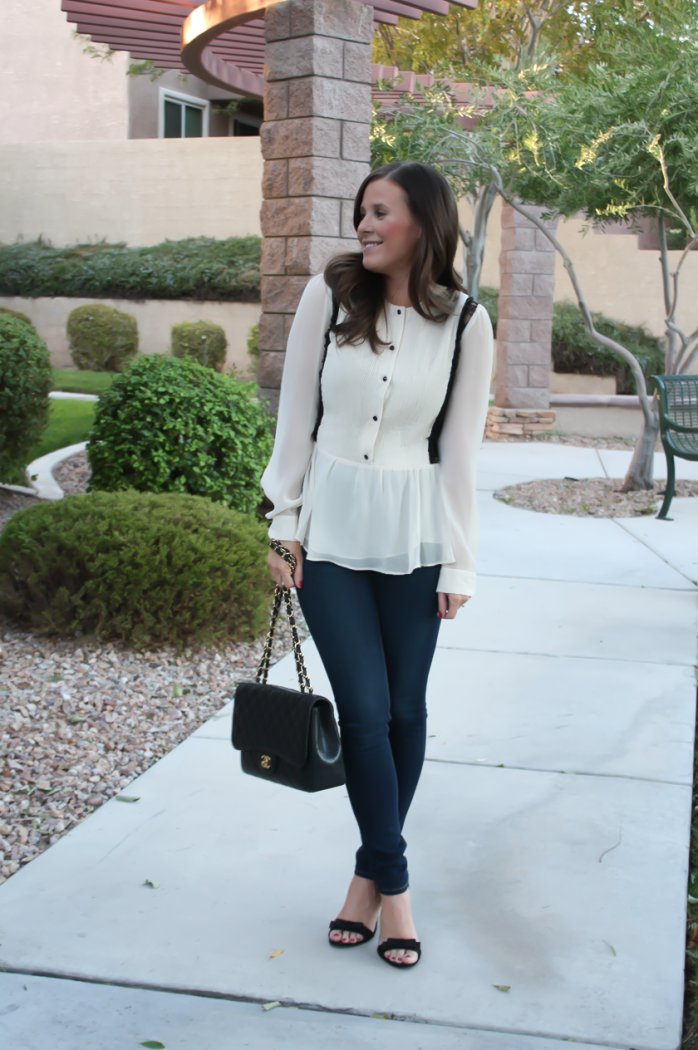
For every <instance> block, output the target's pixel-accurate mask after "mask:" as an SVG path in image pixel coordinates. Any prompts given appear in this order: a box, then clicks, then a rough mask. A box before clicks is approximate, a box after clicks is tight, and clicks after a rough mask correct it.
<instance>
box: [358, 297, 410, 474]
mask: <svg viewBox="0 0 698 1050" xmlns="http://www.w3.org/2000/svg"><path fill="white" fill-rule="evenodd" d="M398 313H399V314H401V313H402V310H398ZM390 349H391V350H394V349H395V343H391V344H390ZM383 382H384V383H387V382H388V377H387V376H383ZM373 422H374V423H377V422H378V416H374V417H373ZM364 459H368V456H367V455H366V453H365V452H364Z"/></svg>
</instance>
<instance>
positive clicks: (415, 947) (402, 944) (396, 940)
mask: <svg viewBox="0 0 698 1050" xmlns="http://www.w3.org/2000/svg"><path fill="white" fill-rule="evenodd" d="M396 948H404V949H405V951H408V952H416V953H417V958H416V959H415V961H414V962H394V961H393V960H392V959H388V958H386V956H387V954H388V952H393V951H395V950H396ZM376 951H377V952H378V954H379V955H380V957H381V959H383V961H384V962H387V963H388V965H389V966H396V967H397V969H398V970H411V969H412V967H413V966H416V965H417V963H418V962H419V960H420V959H421V957H422V945H421V942H420V941H414V940H409V939H407V938H405V937H388V939H387V941H383V943H382V944H379V945H378V947H377V948H376Z"/></svg>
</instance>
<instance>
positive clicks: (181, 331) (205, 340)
mask: <svg viewBox="0 0 698 1050" xmlns="http://www.w3.org/2000/svg"><path fill="white" fill-rule="evenodd" d="M227 349H228V340H227V339H226V337H225V331H224V330H223V328H221V326H220V325H219V324H213V323H212V322H211V321H182V323H181V324H173V325H172V356H173V357H179V358H185V357H189V358H191V359H192V361H198V362H199V364H200V365H204V366H205V367H206V368H213V369H215V371H216V372H220V371H221V370H222V368H223V365H224V364H225V352H226V350H227Z"/></svg>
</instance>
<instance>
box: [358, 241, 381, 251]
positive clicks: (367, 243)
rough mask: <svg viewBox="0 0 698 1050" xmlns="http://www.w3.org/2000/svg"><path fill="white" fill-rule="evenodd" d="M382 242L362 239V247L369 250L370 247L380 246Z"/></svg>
mask: <svg viewBox="0 0 698 1050" xmlns="http://www.w3.org/2000/svg"><path fill="white" fill-rule="evenodd" d="M382 243H383V241H362V243H361V247H362V248H363V249H364V251H367V250H368V249H370V248H380V246H381V244H382Z"/></svg>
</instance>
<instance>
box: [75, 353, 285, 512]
mask: <svg viewBox="0 0 698 1050" xmlns="http://www.w3.org/2000/svg"><path fill="white" fill-rule="evenodd" d="M271 449H272V437H271V433H270V430H269V417H268V416H267V415H266V413H265V412H264V410H263V409H262V408H261V407H260V406H259V405H258V404H256V403H255V402H254V401H253V400H252V397H251V396H250V391H249V389H248V388H246V387H244V386H243V385H242V384H240V383H238V382H237V381H236V380H235V379H234V378H233V377H231V376H222V375H218V374H217V373H216V372H213V371H211V369H210V368H204V367H203V366H202V365H199V364H197V363H196V362H195V361H178V360H177V359H176V358H172V357H166V356H164V355H163V356H161V355H158V354H153V355H152V356H148V357H145V356H144V357H141V358H139V359H138V360H136V361H134V362H133V364H131V365H130V366H129V367H128V368H127V369H126V371H125V372H123V373H122V374H121V375H120V376H119V377H118V378H117V379H115V380H114V383H113V384H112V386H111V388H110V389H109V390H108V391H106V393H104V394H102V396H101V397H100V399H99V402H98V406H97V417H96V420H95V425H94V428H93V430H92V435H91V439H90V444H89V446H88V450H87V454H88V458H89V461H90V466H91V468H92V481H91V485H92V487H93V488H95V489H108V490H111V491H113V490H115V489H126V488H132V489H138V490H139V491H140V492H189V493H191V494H192V495H194V496H208V497H209V499H213V500H217V501H220V502H222V503H227V504H228V505H229V506H231V507H235V508H237V509H238V510H242V511H248V512H251V511H253V510H255V508H256V507H257V506H258V505H259V503H260V502H261V499H262V491H261V488H260V484H259V479H260V477H261V475H262V471H263V470H264V467H265V466H266V464H267V461H268V459H269V456H270V455H271Z"/></svg>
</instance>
